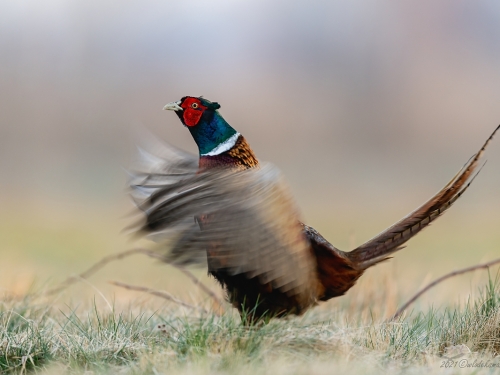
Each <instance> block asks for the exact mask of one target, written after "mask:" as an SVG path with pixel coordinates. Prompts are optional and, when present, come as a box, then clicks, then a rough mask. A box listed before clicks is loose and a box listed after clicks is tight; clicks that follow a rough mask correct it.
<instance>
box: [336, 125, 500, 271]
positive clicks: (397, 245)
mask: <svg viewBox="0 0 500 375" xmlns="http://www.w3.org/2000/svg"><path fill="white" fill-rule="evenodd" d="M498 129H500V125H499V126H498V127H497V128H496V129H495V130H494V131H493V133H492V134H491V135H490V137H489V138H488V139H487V140H486V142H485V143H484V145H483V147H481V149H480V150H479V151H478V152H477V153H476V154H475V155H474V156H473V157H472V158H471V159H470V160H469V161H468V162H467V163H466V164H465V165H464V167H463V168H462V169H461V170H460V171H459V172H458V173H457V174H456V175H455V177H453V178H452V179H451V181H450V182H449V183H448V184H447V185H446V186H445V187H444V188H442V189H441V191H439V192H438V193H437V194H436V195H435V196H433V197H432V198H431V199H429V200H428V201H427V202H425V203H424V204H423V205H422V206H421V207H419V208H417V209H416V210H415V211H413V212H412V213H411V214H409V215H408V216H406V217H404V218H403V219H401V220H400V221H398V222H397V223H395V224H394V225H392V226H391V227H389V228H387V229H386V230H384V231H383V232H382V233H380V234H378V235H377V236H375V237H374V238H372V239H371V240H369V241H368V242H366V243H364V244H363V245H361V246H359V247H358V248H356V249H354V250H353V251H351V252H348V253H346V255H347V256H348V257H349V259H350V260H351V261H352V262H353V263H354V264H355V265H356V267H357V268H358V269H366V268H368V267H370V266H372V265H374V264H376V263H378V262H381V261H383V260H385V259H387V258H388V256H389V255H390V254H392V253H394V252H396V251H398V250H400V249H402V248H403V246H401V245H403V244H404V243H405V242H406V241H408V240H409V239H410V238H412V237H413V236H415V235H416V234H417V233H419V232H420V231H421V230H422V229H424V228H425V227H427V226H428V225H429V224H430V223H432V222H433V221H434V220H436V219H437V218H438V217H439V216H441V215H442V214H443V213H444V212H445V211H446V210H447V209H448V208H450V207H451V205H452V204H453V203H455V202H456V200H457V199H458V198H460V197H461V196H462V194H463V193H464V192H465V191H466V190H467V188H468V187H469V186H470V184H471V183H472V181H473V180H474V178H475V177H476V176H477V174H478V173H479V171H480V169H479V170H478V166H479V159H480V158H481V156H482V155H483V153H484V150H485V149H486V147H487V146H488V144H489V143H490V141H491V140H492V139H493V136H494V135H495V133H496V132H497V131H498Z"/></svg>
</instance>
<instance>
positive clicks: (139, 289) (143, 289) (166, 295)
mask: <svg viewBox="0 0 500 375" xmlns="http://www.w3.org/2000/svg"><path fill="white" fill-rule="evenodd" d="M109 283H110V284H112V285H115V286H119V287H120V288H124V289H128V290H135V291H137V292H145V293H149V294H151V295H153V296H156V297H160V298H164V299H166V300H169V301H172V302H175V303H176V304H178V305H181V306H184V307H188V308H190V309H195V310H198V311H200V312H202V313H205V314H207V313H208V311H207V310H205V309H204V308H202V307H199V306H194V305H190V304H189V303H186V302H184V301H181V300H180V299H178V298H175V297H174V296H173V295H171V294H170V293H167V292H164V291H161V290H156V289H151V288H148V287H145V286H137V285H130V284H125V283H121V282H119V281H109Z"/></svg>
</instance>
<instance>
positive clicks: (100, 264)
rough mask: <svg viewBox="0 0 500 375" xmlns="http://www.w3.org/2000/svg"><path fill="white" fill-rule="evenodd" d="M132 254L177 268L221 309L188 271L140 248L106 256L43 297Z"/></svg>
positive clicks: (219, 303)
mask: <svg viewBox="0 0 500 375" xmlns="http://www.w3.org/2000/svg"><path fill="white" fill-rule="evenodd" d="M134 254H144V255H147V256H149V257H151V258H156V259H159V260H161V261H163V262H165V263H168V264H170V265H171V266H172V267H175V268H177V269H178V270H179V271H181V272H182V273H183V274H184V275H186V276H187V277H188V278H189V279H190V280H191V281H192V282H193V283H194V284H195V285H196V286H198V287H199V288H200V289H201V290H203V292H205V293H206V294H207V295H208V296H210V297H211V298H212V299H213V300H214V302H215V303H216V305H217V306H218V307H219V308H220V309H223V306H224V304H223V302H222V300H221V299H220V298H219V297H218V296H217V295H216V294H215V293H214V292H213V291H211V290H210V289H209V288H208V287H207V286H206V285H205V284H203V283H202V282H201V281H200V280H199V279H198V278H197V277H196V276H194V275H193V274H192V273H191V272H190V271H189V270H187V269H185V268H184V267H180V266H177V265H175V264H171V263H170V262H169V261H168V259H167V257H165V256H163V255H161V254H158V253H157V252H155V251H151V250H147V249H140V248H139V249H131V250H127V251H122V252H120V253H117V254H112V255H108V256H106V257H104V258H102V259H101V260H100V261H99V262H97V263H95V264H94V265H93V266H92V267H90V268H89V269H87V270H86V271H84V272H82V273H81V274H79V275H77V276H70V277H68V278H67V279H66V280H64V281H63V282H62V283H61V284H60V285H59V286H58V287H55V288H53V289H50V290H48V291H47V292H46V293H45V295H53V294H56V293H59V292H61V291H63V290H64V289H66V288H67V287H69V286H71V285H73V284H74V283H76V282H77V281H79V280H82V279H83V280H85V279H87V278H89V277H90V276H92V275H93V274H95V273H96V272H97V271H99V270H100V269H102V268H103V267H104V266H106V265H107V264H108V263H110V262H113V261H115V260H121V259H123V258H126V257H128V256H130V255H134Z"/></svg>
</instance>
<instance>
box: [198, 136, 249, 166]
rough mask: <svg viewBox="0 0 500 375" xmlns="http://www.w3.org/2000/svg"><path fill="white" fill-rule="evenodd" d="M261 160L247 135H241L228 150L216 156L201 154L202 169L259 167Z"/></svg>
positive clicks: (200, 164) (200, 163)
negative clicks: (253, 149) (249, 142)
mask: <svg viewBox="0 0 500 375" xmlns="http://www.w3.org/2000/svg"><path fill="white" fill-rule="evenodd" d="M258 165H259V161H258V160H257V157H256V156H255V154H254V152H253V151H252V149H251V148H250V145H249V144H248V142H247V141H246V139H245V137H243V136H242V135H240V136H239V137H238V140H237V141H236V143H235V145H234V146H233V147H232V148H231V149H230V150H228V151H226V152H223V153H222V154H219V155H214V156H200V161H199V166H200V169H206V168H227V167H231V168H235V169H247V168H253V167H257V166H258Z"/></svg>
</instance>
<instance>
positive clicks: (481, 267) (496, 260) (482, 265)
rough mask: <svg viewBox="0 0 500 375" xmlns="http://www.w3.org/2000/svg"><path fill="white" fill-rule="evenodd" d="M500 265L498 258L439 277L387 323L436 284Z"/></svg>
mask: <svg viewBox="0 0 500 375" xmlns="http://www.w3.org/2000/svg"><path fill="white" fill-rule="evenodd" d="M498 263H500V258H498V259H495V260H492V261H491V262H488V263H483V264H477V265H475V266H471V267H467V268H462V269H461V270H456V271H453V272H450V273H447V274H446V275H444V276H441V277H440V278H438V279H436V280H434V281H433V282H432V283H430V284H429V285H427V286H426V287H425V288H423V289H422V290H420V291H419V292H418V293H417V294H415V295H414V296H413V297H412V298H410V300H409V301H408V302H406V303H405V304H404V305H403V306H401V307H400V308H399V309H398V311H396V313H395V314H394V315H393V316H392V318H391V319H389V321H393V320H395V319H397V318H398V317H399V316H400V315H401V314H402V313H403V312H404V311H405V310H406V309H407V308H408V306H410V305H411V304H412V303H413V302H415V301H416V300H417V299H418V298H419V297H420V296H421V295H422V294H424V293H425V292H427V291H428V290H429V289H431V288H432V287H434V286H436V285H437V284H439V283H440V282H442V281H444V280H446V279H449V278H450V277H453V276H458V275H462V274H464V273H467V272H472V271H475V270H479V269H488V268H490V267H491V266H494V265H495V264H498Z"/></svg>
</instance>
